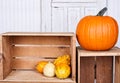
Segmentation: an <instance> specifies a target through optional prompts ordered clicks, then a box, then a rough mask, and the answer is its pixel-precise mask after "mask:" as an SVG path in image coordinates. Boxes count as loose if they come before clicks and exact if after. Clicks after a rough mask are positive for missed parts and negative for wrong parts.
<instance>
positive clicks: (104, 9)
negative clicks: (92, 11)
mask: <svg viewBox="0 0 120 83" xmlns="http://www.w3.org/2000/svg"><path fill="white" fill-rule="evenodd" d="M106 11H107V7H104V8H103V9H102V10H100V11H99V12H98V14H97V15H96V16H103V15H104V13H105V12H106Z"/></svg>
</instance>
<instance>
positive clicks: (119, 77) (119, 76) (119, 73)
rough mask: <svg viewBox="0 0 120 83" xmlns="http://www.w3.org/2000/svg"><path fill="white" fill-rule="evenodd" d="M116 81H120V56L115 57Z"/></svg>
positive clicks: (118, 82)
mask: <svg viewBox="0 0 120 83" xmlns="http://www.w3.org/2000/svg"><path fill="white" fill-rule="evenodd" d="M115 83H120V56H116V57H115Z"/></svg>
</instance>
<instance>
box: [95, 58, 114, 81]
mask: <svg viewBox="0 0 120 83" xmlns="http://www.w3.org/2000/svg"><path fill="white" fill-rule="evenodd" d="M112 60H113V57H111V56H109V57H96V82H97V83H112V82H113V65H112V63H113V61H112Z"/></svg>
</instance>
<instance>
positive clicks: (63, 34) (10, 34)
mask: <svg viewBox="0 0 120 83" xmlns="http://www.w3.org/2000/svg"><path fill="white" fill-rule="evenodd" d="M2 35H3V36H44V37H45V36H54V37H55V36H73V35H74V33H73V32H6V33H3V34H2Z"/></svg>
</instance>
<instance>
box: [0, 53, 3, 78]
mask: <svg viewBox="0 0 120 83" xmlns="http://www.w3.org/2000/svg"><path fill="white" fill-rule="evenodd" d="M0 80H3V57H2V55H1V54H0Z"/></svg>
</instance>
